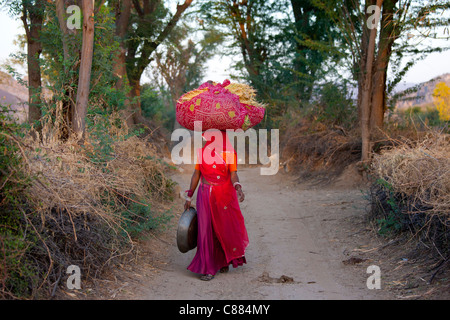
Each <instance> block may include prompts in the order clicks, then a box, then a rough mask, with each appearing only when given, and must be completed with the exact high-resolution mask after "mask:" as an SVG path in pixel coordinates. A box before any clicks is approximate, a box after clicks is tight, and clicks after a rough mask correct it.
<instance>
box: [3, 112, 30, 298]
mask: <svg viewBox="0 0 450 320" xmlns="http://www.w3.org/2000/svg"><path fill="white" fill-rule="evenodd" d="M0 107H1V109H0V172H1V175H0V248H1V250H0V261H1V267H0V298H10V297H11V296H12V297H27V296H28V295H29V294H30V293H31V290H32V287H33V284H34V283H35V282H36V279H37V270H36V269H35V268H34V266H33V264H32V263H31V261H30V260H29V259H28V258H27V257H26V255H25V253H26V252H27V251H28V250H30V248H31V247H32V246H33V242H32V241H30V239H33V232H32V231H30V230H27V228H26V227H24V225H26V222H24V221H23V220H24V213H23V210H24V209H23V208H24V207H25V203H26V199H24V197H23V194H22V191H23V190H24V189H25V188H26V187H27V186H28V184H29V183H30V179H31V178H30V177H28V176H27V175H26V174H25V163H24V160H23V158H22V156H21V152H22V150H21V149H20V142H19V138H20V136H22V135H23V131H22V127H21V126H19V125H17V124H16V123H14V121H13V120H12V118H11V116H10V115H9V113H8V112H9V108H7V107H5V106H0Z"/></svg>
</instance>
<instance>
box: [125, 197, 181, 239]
mask: <svg viewBox="0 0 450 320" xmlns="http://www.w3.org/2000/svg"><path fill="white" fill-rule="evenodd" d="M121 216H122V217H123V224H122V227H123V230H124V231H126V232H128V233H129V234H130V236H132V237H138V236H141V235H142V234H143V232H145V231H149V230H154V229H156V228H161V227H163V226H164V225H166V224H167V223H168V222H169V221H170V220H171V219H172V218H173V215H172V214H171V213H170V212H169V211H168V212H164V213H162V214H158V213H156V212H155V211H153V210H152V205H151V204H150V203H147V202H145V203H144V202H139V201H135V200H132V201H130V203H129V206H128V208H127V210H125V211H123V212H122V213H121Z"/></svg>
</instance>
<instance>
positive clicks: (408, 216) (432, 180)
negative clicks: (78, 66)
mask: <svg viewBox="0 0 450 320" xmlns="http://www.w3.org/2000/svg"><path fill="white" fill-rule="evenodd" d="M371 175H372V177H373V181H372V185H371V188H370V190H369V197H370V201H371V212H370V218H372V219H373V220H374V221H376V222H377V224H378V226H379V232H380V233H382V234H386V233H394V234H396V233H397V234H398V233H402V232H405V231H406V232H407V233H405V234H406V235H410V237H411V238H410V240H412V239H415V242H416V243H417V247H416V249H417V250H416V252H417V254H418V255H424V254H426V255H430V257H431V258H430V262H431V261H433V260H434V261H436V260H437V261H438V263H437V265H438V269H437V270H438V271H439V268H442V267H444V266H445V265H446V264H447V262H448V261H449V254H450V136H449V135H447V134H444V133H438V132H431V131H429V132H428V134H426V135H424V136H423V137H422V138H421V139H418V140H416V141H409V140H406V141H403V143H399V142H398V141H397V142H396V147H394V148H390V149H386V150H383V151H381V152H380V153H379V154H376V155H375V156H374V159H373V162H372V167H371ZM410 240H409V241H410ZM418 248H421V250H418ZM436 272H437V271H436Z"/></svg>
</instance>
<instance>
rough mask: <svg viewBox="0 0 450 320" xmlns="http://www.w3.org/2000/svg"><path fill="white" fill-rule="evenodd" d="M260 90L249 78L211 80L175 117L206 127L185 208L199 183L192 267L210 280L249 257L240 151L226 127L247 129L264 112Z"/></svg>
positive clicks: (186, 124)
mask: <svg viewBox="0 0 450 320" xmlns="http://www.w3.org/2000/svg"><path fill="white" fill-rule="evenodd" d="M254 97H255V90H254V89H253V88H251V87H250V86H248V85H246V84H238V83H231V82H230V81H229V80H225V81H224V82H223V83H215V82H212V81H208V82H205V83H203V84H202V85H201V86H199V87H198V88H197V89H195V90H192V91H190V92H187V93H185V94H184V95H182V96H181V97H180V99H179V100H178V101H177V106H176V119H177V121H178V123H179V124H180V125H181V126H183V127H185V128H187V129H189V130H196V131H199V129H198V128H197V127H196V123H200V124H201V126H200V130H201V131H205V132H204V133H203V138H204V140H205V141H206V144H205V145H204V147H203V148H201V149H199V150H198V154H197V164H196V166H195V170H194V173H193V175H192V178H191V184H190V188H189V190H187V200H186V203H185V205H184V208H185V210H187V209H189V207H190V206H191V196H192V195H193V194H194V191H195V190H196V188H197V186H198V185H199V183H200V185H199V188H198V192H197V220H198V237H197V253H196V254H195V257H194V259H193V260H192V262H191V264H190V265H189V266H188V269H189V270H191V271H192V272H195V273H199V274H201V275H202V276H201V279H202V280H211V279H213V278H214V275H215V274H216V273H217V272H218V271H219V270H220V271H222V272H226V271H228V268H229V265H233V267H238V266H241V265H243V264H244V263H246V259H245V249H246V248H247V246H248V235H247V230H246V228H245V224H244V218H243V216H242V213H241V209H240V207H239V202H242V201H244V198H245V196H244V193H243V192H242V186H241V184H240V183H239V177H238V174H237V156H236V152H235V151H234V149H233V147H232V146H231V143H230V141H229V139H228V136H227V134H226V132H225V130H227V129H232V130H236V129H242V130H247V129H249V128H251V127H253V126H255V125H257V124H258V123H260V122H261V120H262V119H263V117H264V112H265V108H264V106H263V105H261V104H260V103H258V102H257V101H256V100H255V99H254Z"/></svg>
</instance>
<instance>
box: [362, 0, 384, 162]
mask: <svg viewBox="0 0 450 320" xmlns="http://www.w3.org/2000/svg"><path fill="white" fill-rule="evenodd" d="M382 5H383V0H377V6H378V7H379V8H381V6H382ZM365 9H366V10H367V7H365ZM366 21H367V20H366ZM366 21H364V22H366ZM363 27H364V28H366V27H367V25H364V26H363ZM376 36H377V26H376V25H375V26H374V27H373V28H372V29H371V30H370V35H369V43H368V46H367V60H366V63H365V66H366V68H365V73H364V75H363V82H362V93H361V108H360V109H361V140H362V154H361V161H362V163H367V162H368V161H369V160H370V155H371V151H372V147H371V132H370V115H371V100H372V99H371V96H372V95H371V92H372V70H373V61H374V56H375V39H376Z"/></svg>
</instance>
